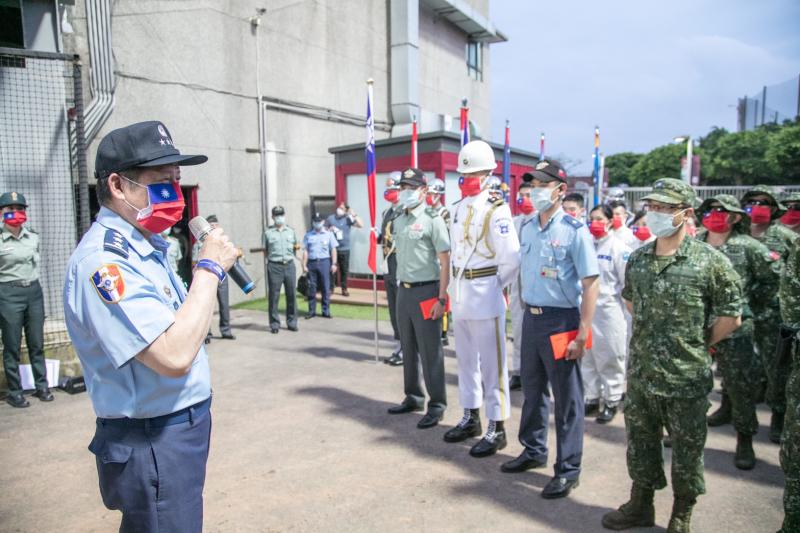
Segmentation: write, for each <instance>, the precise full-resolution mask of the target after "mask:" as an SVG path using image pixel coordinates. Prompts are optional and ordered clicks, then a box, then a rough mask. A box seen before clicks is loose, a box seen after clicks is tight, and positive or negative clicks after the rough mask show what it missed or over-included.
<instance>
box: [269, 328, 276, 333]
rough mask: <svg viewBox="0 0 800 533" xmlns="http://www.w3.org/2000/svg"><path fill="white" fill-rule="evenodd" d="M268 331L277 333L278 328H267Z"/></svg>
mask: <svg viewBox="0 0 800 533" xmlns="http://www.w3.org/2000/svg"><path fill="white" fill-rule="evenodd" d="M269 332H270V333H278V328H274V327H273V328H269Z"/></svg>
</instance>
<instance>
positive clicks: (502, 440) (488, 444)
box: [469, 431, 506, 457]
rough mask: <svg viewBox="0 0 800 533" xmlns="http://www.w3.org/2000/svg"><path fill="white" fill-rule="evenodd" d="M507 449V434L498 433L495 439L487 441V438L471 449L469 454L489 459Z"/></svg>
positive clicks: (503, 432)
mask: <svg viewBox="0 0 800 533" xmlns="http://www.w3.org/2000/svg"><path fill="white" fill-rule="evenodd" d="M505 447H506V432H505V431H498V432H496V433H495V434H494V439H492V440H486V437H484V438H482V439H481V440H480V441H478V444H476V445H475V446H473V447H472V448H470V450H469V454H470V455H471V456H472V457H489V456H490V455H494V454H495V453H497V450H502V449H503V448H505Z"/></svg>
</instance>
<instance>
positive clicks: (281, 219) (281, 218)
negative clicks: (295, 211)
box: [274, 215, 286, 226]
mask: <svg viewBox="0 0 800 533" xmlns="http://www.w3.org/2000/svg"><path fill="white" fill-rule="evenodd" d="M274 220H275V224H277V225H278V226H283V223H284V222H286V217H285V216H283V215H278V216H276V217H275V219H274Z"/></svg>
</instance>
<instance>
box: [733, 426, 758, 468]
mask: <svg viewBox="0 0 800 533" xmlns="http://www.w3.org/2000/svg"><path fill="white" fill-rule="evenodd" d="M733 464H734V465H736V468H738V469H739V470H752V469H753V468H754V467H755V466H756V452H754V451H753V436H752V435H743V434H741V433H737V434H736V455H735V456H734V458H733Z"/></svg>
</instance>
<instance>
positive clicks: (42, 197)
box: [0, 48, 89, 346]
mask: <svg viewBox="0 0 800 533" xmlns="http://www.w3.org/2000/svg"><path fill="white" fill-rule="evenodd" d="M86 168H87V167H86V146H85V141H84V137H83V101H82V86H81V64H80V60H79V58H78V57H77V56H72V55H65V54H54V53H45V52H32V51H25V50H15V49H8V48H0V192H6V191H16V192H19V193H22V194H23V195H24V196H25V198H26V199H27V201H28V204H29V206H28V209H27V211H28V221H29V222H28V224H27V226H28V227H30V228H33V229H34V230H35V231H36V232H37V233H38V234H39V238H40V240H39V243H40V244H39V247H40V249H39V251H40V257H41V259H40V264H39V280H40V282H41V284H42V290H43V292H44V300H45V313H46V315H47V320H46V321H45V346H53V345H59V344H64V343H67V342H69V339H68V338H67V335H66V330H65V328H64V321H63V318H64V311H63V305H62V296H61V293H62V290H63V286H64V274H65V269H66V264H67V260H68V259H69V256H70V254H71V253H72V250H73V249H74V248H75V244H76V242H77V239H78V238H79V236H80V235H82V234H83V232H84V231H85V230H86V229H88V225H89V207H88V206H89V202H88V176H87V170H86Z"/></svg>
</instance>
